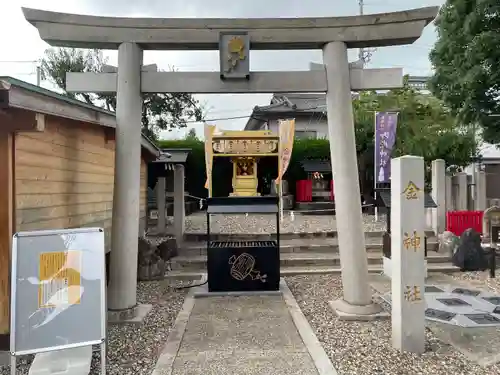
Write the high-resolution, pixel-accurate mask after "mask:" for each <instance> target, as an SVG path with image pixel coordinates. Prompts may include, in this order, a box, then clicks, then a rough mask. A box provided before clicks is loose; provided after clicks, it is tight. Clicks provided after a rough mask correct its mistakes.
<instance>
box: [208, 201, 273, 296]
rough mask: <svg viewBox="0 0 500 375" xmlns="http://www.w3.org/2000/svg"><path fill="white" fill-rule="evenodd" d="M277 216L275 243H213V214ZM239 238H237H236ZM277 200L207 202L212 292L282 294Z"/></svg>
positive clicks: (256, 241) (231, 241)
mask: <svg viewBox="0 0 500 375" xmlns="http://www.w3.org/2000/svg"><path fill="white" fill-rule="evenodd" d="M270 213H272V214H276V240H266V241H258V240H252V241H242V240H230V241H213V240H211V234H210V215H212V214H226V215H235V214H241V215H245V214H270ZM237 236H238V235H237V234H236V235H235V237H236V238H237ZM279 237H280V235H279V201H278V197H267V196H266V197H227V198H208V199H207V276H208V291H209V292H240V291H270V290H279V283H280V246H279Z"/></svg>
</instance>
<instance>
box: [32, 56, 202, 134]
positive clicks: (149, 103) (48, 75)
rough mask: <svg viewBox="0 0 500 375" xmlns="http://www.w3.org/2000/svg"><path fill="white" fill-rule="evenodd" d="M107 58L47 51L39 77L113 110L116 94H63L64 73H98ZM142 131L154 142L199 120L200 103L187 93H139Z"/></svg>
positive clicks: (200, 112) (42, 60)
mask: <svg viewBox="0 0 500 375" xmlns="http://www.w3.org/2000/svg"><path fill="white" fill-rule="evenodd" d="M106 62H107V59H106V58H104V56H103V54H102V51H100V50H82V49H75V48H50V49H47V50H46V51H45V54H44V57H43V58H42V59H41V70H42V78H43V79H48V80H50V81H52V82H53V83H55V84H56V85H57V86H58V87H59V89H61V90H62V92H63V93H64V94H65V95H67V96H69V97H72V98H75V99H79V100H82V101H84V102H86V103H88V104H93V105H97V106H104V107H105V108H106V109H108V110H110V111H115V108H116V95H101V94H87V93H70V92H67V91H66V72H95V73H97V72H101V71H102V68H103V66H104V65H105V64H106ZM143 100H144V102H143V107H142V132H143V133H144V134H145V135H147V136H148V137H150V138H152V139H157V136H158V132H159V131H160V130H172V129H173V128H183V127H186V126H187V122H188V121H190V120H195V121H200V120H202V119H203V117H204V114H203V110H202V107H201V105H200V103H199V102H198V101H197V100H196V99H194V98H193V96H192V95H191V94H189V93H175V94H143Z"/></svg>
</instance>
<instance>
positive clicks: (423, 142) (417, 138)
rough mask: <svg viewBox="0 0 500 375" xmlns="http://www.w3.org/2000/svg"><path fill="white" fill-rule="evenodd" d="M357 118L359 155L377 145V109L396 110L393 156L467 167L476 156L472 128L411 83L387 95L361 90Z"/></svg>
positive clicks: (357, 101) (356, 102)
mask: <svg viewBox="0 0 500 375" xmlns="http://www.w3.org/2000/svg"><path fill="white" fill-rule="evenodd" d="M353 105H354V118H355V124H356V127H355V128H356V141H357V151H358V154H363V153H365V152H369V153H370V154H371V155H373V147H374V112H376V111H379V112H382V111H396V112H399V115H398V126H397V136H396V145H395V148H394V150H393V153H392V156H393V157H397V156H400V155H405V154H412V155H418V156H423V157H424V159H425V160H426V161H431V160H434V159H444V160H445V161H446V163H447V165H449V166H451V165H456V166H466V165H468V164H469V163H470V162H471V160H472V159H473V158H474V157H475V156H476V149H477V145H476V142H475V139H474V135H473V133H472V130H471V129H470V128H467V127H461V126H458V125H457V122H456V120H455V116H454V115H453V113H452V111H451V110H450V109H449V108H448V107H446V106H445V105H444V103H443V102H442V101H441V100H440V99H438V98H436V97H435V96H433V95H430V94H426V93H423V92H420V91H418V90H416V89H414V88H412V87H411V86H409V85H408V81H407V77H405V84H404V87H403V88H401V89H397V90H391V91H389V92H388V93H386V94H379V93H376V92H364V93H361V95H360V96H359V99H356V100H354V102H353Z"/></svg>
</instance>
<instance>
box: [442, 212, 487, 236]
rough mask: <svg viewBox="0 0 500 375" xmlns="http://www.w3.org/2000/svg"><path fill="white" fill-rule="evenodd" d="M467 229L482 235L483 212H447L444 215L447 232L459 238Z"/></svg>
mask: <svg viewBox="0 0 500 375" xmlns="http://www.w3.org/2000/svg"><path fill="white" fill-rule="evenodd" d="M469 228H473V229H474V230H475V231H476V232H478V233H481V234H482V233H483V211H449V212H447V213H446V230H447V231H449V232H452V233H453V234H455V235H456V236H460V235H461V234H462V233H463V232H464V231H465V230H466V229H469Z"/></svg>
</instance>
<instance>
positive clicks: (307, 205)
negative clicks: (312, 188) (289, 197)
mask: <svg viewBox="0 0 500 375" xmlns="http://www.w3.org/2000/svg"><path fill="white" fill-rule="evenodd" d="M333 208H335V203H334V202H330V201H313V202H296V203H295V210H297V211H306V210H311V211H314V210H328V209H333Z"/></svg>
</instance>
